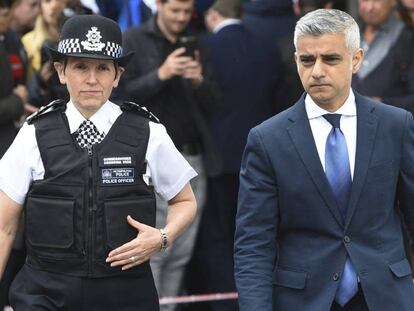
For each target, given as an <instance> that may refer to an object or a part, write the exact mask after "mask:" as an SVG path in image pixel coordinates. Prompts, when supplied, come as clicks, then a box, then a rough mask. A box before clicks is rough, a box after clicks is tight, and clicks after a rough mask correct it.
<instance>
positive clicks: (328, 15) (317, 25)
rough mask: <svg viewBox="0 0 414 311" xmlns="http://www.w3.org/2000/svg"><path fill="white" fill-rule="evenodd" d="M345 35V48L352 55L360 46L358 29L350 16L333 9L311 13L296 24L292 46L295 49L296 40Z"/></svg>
mask: <svg viewBox="0 0 414 311" xmlns="http://www.w3.org/2000/svg"><path fill="white" fill-rule="evenodd" d="M338 33H343V34H344V35H345V47H346V48H347V49H348V51H349V53H350V54H351V55H353V54H354V53H355V52H356V50H357V49H358V48H359V45H360V36H359V27H358V24H357V23H356V22H355V20H354V19H353V18H352V16H351V15H349V14H348V13H345V12H343V11H340V10H335V9H319V10H315V11H311V12H309V13H308V14H306V15H305V16H303V17H302V18H301V19H299V20H298V21H297V23H296V27H295V36H294V44H295V48H296V49H297V43H298V38H300V37H303V36H314V37H318V36H321V35H325V34H338Z"/></svg>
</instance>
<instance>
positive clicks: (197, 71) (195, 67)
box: [183, 51, 203, 86]
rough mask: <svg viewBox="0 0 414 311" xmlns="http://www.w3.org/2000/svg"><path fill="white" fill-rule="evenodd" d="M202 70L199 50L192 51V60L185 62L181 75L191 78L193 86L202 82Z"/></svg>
mask: <svg viewBox="0 0 414 311" xmlns="http://www.w3.org/2000/svg"><path fill="white" fill-rule="evenodd" d="M202 71H203V67H202V66H201V62H200V52H199V51H194V60H193V59H192V60H191V61H189V62H188V63H187V66H186V68H185V70H184V75H183V77H184V78H186V79H189V80H191V82H192V83H193V85H194V86H198V85H200V84H201V82H203V75H202Z"/></svg>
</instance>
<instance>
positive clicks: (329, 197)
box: [287, 96, 343, 226]
mask: <svg viewBox="0 0 414 311" xmlns="http://www.w3.org/2000/svg"><path fill="white" fill-rule="evenodd" d="M289 120H290V122H292V123H291V125H289V126H288V128H287V131H288V133H289V135H290V137H291V139H292V141H293V144H294V145H295V147H296V150H297V152H298V153H299V155H300V158H301V159H302V161H303V163H304V164H305V167H306V169H307V170H308V172H309V174H310V176H311V178H312V180H313V182H314V183H315V185H316V187H317V188H318V191H319V193H320V195H321V196H322V198H323V199H324V201H325V203H326V205H327V206H328V208H329V210H330V211H331V213H332V214H333V215H334V217H335V219H336V220H337V222H338V223H339V224H340V225H341V226H343V220H342V217H341V214H340V212H339V209H338V207H337V205H336V202H335V199H334V197H333V194H332V191H331V189H330V186H329V183H328V180H327V179H326V175H325V172H324V171H323V167H322V164H321V161H320V159H319V155H318V151H317V149H316V145H315V140H314V138H313V134H312V130H311V127H310V124H309V119H308V116H307V114H306V110H305V101H304V96H302V98H301V99H300V100H299V101H298V102H297V103H296V104H295V106H294V107H292V110H291V114H290V116H289Z"/></svg>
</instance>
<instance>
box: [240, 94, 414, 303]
mask: <svg viewBox="0 0 414 311" xmlns="http://www.w3.org/2000/svg"><path fill="white" fill-rule="evenodd" d="M355 96H356V108H357V147H356V159H355V160H356V161H355V170H354V178H353V183H352V190H351V196H350V202H349V206H348V209H347V216H346V219H345V221H343V220H342V219H341V216H340V212H339V210H338V207H337V206H336V202H335V199H334V197H333V194H332V192H331V190H330V186H329V183H328V181H327V179H326V176H325V173H324V170H323V167H322V164H321V163H320V160H319V156H318V152H317V149H316V146H315V143H314V139H313V135H312V131H311V128H310V124H309V121H308V117H307V114H306V110H305V104H304V97H303V96H302V98H301V99H300V100H299V101H298V102H297V103H296V104H295V105H294V106H292V107H291V108H289V109H288V110H286V111H284V112H282V113H280V114H278V115H276V116H274V117H272V118H271V119H269V120H267V121H265V122H263V123H262V124H261V125H259V126H257V127H255V128H254V129H252V130H251V132H250V134H249V137H248V142H247V146H246V149H245V153H244V156H243V161H242V168H241V171H240V192H239V205H238V211H237V218H236V227H237V228H236V237H235V278H236V285H237V288H238V291H239V303H240V310H241V311H255V310H257V311H270V310H277V311H291V310H300V311H319V310H320V311H328V310H330V306H331V304H332V302H333V300H334V296H335V292H336V289H337V287H338V284H339V278H340V274H341V272H342V270H343V267H344V264H345V259H346V256H347V254H348V255H349V256H350V258H351V259H352V262H353V263H354V266H355V268H356V271H357V273H358V276H359V279H360V285H361V287H362V289H363V291H364V295H365V298H366V301H367V304H368V307H369V310H370V311H384V310H386V311H391V310H395V311H411V310H413V308H414V285H413V280H412V277H411V268H410V265H409V263H408V261H407V258H406V254H405V251H404V246H403V238H402V233H401V221H400V217H399V215H398V211H397V208H396V206H397V204H398V205H399V207H400V209H401V211H402V213H403V216H404V219H405V223H406V225H407V227H408V231H409V233H410V236H411V239H413V238H414V235H413V233H414V121H413V117H412V115H411V114H410V113H409V112H407V111H405V110H402V109H399V108H396V107H392V106H389V105H384V104H381V103H376V102H374V101H372V100H370V99H368V98H366V97H362V96H360V95H358V94H356V95H355Z"/></svg>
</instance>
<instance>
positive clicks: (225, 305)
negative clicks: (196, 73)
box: [195, 0, 282, 311]
mask: <svg viewBox="0 0 414 311" xmlns="http://www.w3.org/2000/svg"><path fill="white" fill-rule="evenodd" d="M241 11H242V4H241V2H240V0H217V1H215V2H214V4H213V5H212V6H211V7H210V8H209V10H208V11H207V13H206V15H205V20H206V25H207V27H208V28H209V30H210V31H211V32H212V34H211V35H210V36H208V37H207V38H206V40H205V43H206V46H207V47H208V48H209V52H210V58H211V65H212V72H213V78H214V80H215V81H216V82H217V84H218V85H219V87H220V90H221V97H220V98H219V100H218V103H217V108H216V110H215V111H214V112H213V113H212V117H211V119H212V121H211V124H210V125H211V132H212V137H213V141H214V143H215V144H216V146H217V150H218V151H219V154H220V156H221V157H222V159H223V161H222V162H223V170H222V172H221V173H220V174H218V175H216V176H214V177H209V179H208V187H207V189H208V192H207V194H208V195H207V205H206V208H205V210H204V212H203V217H202V219H201V224H200V232H199V238H198V243H197V245H196V252H195V258H196V259H195V260H196V261H197V262H199V263H200V266H201V269H200V270H201V271H200V272H201V282H203V284H205V288H203V289H201V290H202V291H205V292H209V293H216V292H231V291H235V284H234V271H233V243H234V230H235V223H234V219H235V216H236V209H237V191H238V187H239V177H238V174H239V171H240V163H241V158H242V154H243V149H244V146H245V145H246V140H247V135H248V133H249V130H250V129H251V128H252V127H253V126H255V125H257V124H259V123H261V122H262V121H264V120H265V119H267V118H269V117H270V116H272V115H273V114H274V113H275V105H276V100H275V98H274V97H275V94H276V90H277V89H278V82H279V81H280V80H281V76H282V75H281V72H280V71H281V69H280V68H281V66H280V58H277V57H274V55H273V54H272V53H271V52H270V51H268V50H266V47H265V46H263V44H262V41H261V40H260V39H258V38H256V37H255V36H254V35H253V34H251V33H250V32H249V31H247V30H246V28H245V27H244V25H243V23H242V22H241V19H240V18H241ZM197 282H198V283H200V274H197ZM210 304H211V309H212V310H214V311H216V310H226V311H229V310H237V303H236V302H235V301H219V302H211V303H210Z"/></svg>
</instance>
